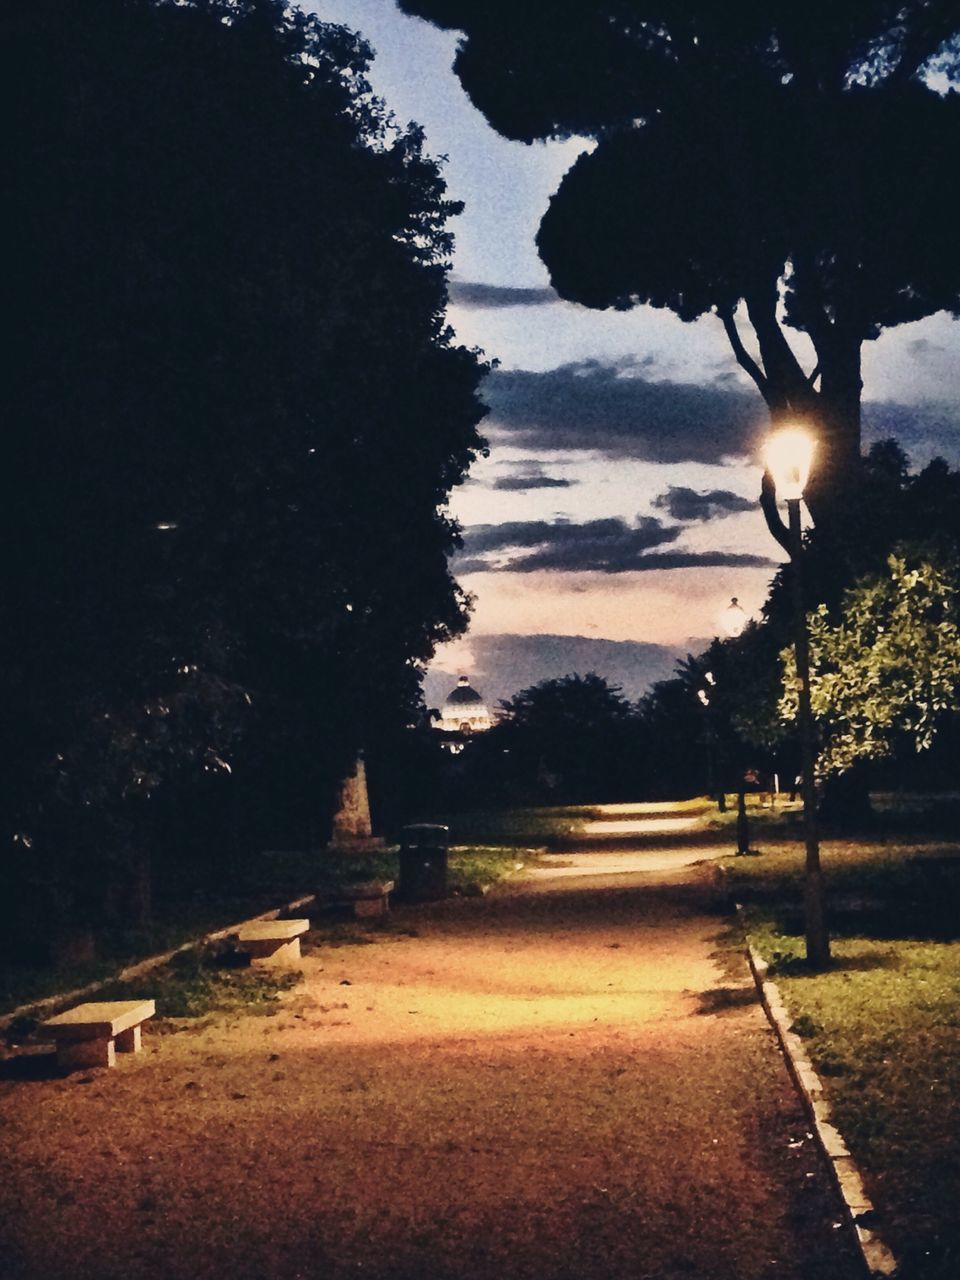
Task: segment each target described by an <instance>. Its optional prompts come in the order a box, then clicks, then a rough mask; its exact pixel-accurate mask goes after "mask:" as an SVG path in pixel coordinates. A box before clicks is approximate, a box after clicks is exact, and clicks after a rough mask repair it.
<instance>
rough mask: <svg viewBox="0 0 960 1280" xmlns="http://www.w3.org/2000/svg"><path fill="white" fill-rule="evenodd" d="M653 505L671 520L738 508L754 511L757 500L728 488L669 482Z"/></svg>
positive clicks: (700, 517)
mask: <svg viewBox="0 0 960 1280" xmlns="http://www.w3.org/2000/svg"><path fill="white" fill-rule="evenodd" d="M653 505H654V506H655V507H656V508H657V509H658V510H660V511H666V512H668V513H669V514H670V515H671V516H673V518H674V520H685V521H693V520H713V519H716V518H717V517H719V516H727V515H732V514H733V513H734V512H737V511H755V510H756V509H757V503H756V501H753V500H751V499H750V498H741V497H740V495H739V494H738V493H732V492H731V491H730V490H729V489H709V490H697V489H688V488H687V487H686V485H677V484H672V485H670V487H669V488H668V489H667V491H666V493H661V494H658V495H657V497H656V498H654V500H653Z"/></svg>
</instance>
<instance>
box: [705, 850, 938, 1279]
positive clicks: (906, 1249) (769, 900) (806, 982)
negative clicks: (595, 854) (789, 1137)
mask: <svg viewBox="0 0 960 1280" xmlns="http://www.w3.org/2000/svg"><path fill="white" fill-rule="evenodd" d="M755 843H757V844H759V847H760V848H761V849H762V851H763V856H762V857H760V858H756V859H749V860H748V859H729V860H728V861H727V862H726V864H725V870H726V875H727V877H728V880H729V882H730V884H731V888H732V890H733V893H734V896H735V897H736V898H737V899H738V900H740V901H741V902H743V903H744V904H745V906H746V910H747V921H748V930H749V933H750V936H751V940H752V941H753V942H754V944H755V945H756V946H757V948H758V949H759V950H760V951H761V953H762V954H763V955H764V956H765V957H766V959H767V960H768V961H769V962H770V964H771V976H772V977H774V978H775V979H776V981H777V983H778V985H779V986H780V988H781V991H782V992H783V996H784V999H785V1001H786V1003H787V1007H788V1009H789V1010H790V1013H791V1015H792V1017H793V1019H794V1030H796V1031H797V1032H798V1034H800V1035H802V1036H803V1037H804V1038H805V1040H806V1044H807V1049H808V1052H809V1054H810V1057H811V1060H812V1061H813V1063H814V1065H815V1066H816V1068H817V1070H818V1072H819V1073H820V1075H821V1078H822V1079H823V1083H824V1088H825V1089H826V1091H827V1095H828V1098H829V1100H830V1103H831V1105H832V1107H833V1109H834V1112H835V1117H836V1123H837V1125H838V1127H839V1129H840V1130H841V1132H842V1133H843V1135H844V1137H845V1138H846V1140H847V1143H848V1145H849V1147H850V1150H851V1152H852V1153H853V1155H854V1156H855V1158H856V1159H857V1161H858V1163H859V1164H860V1167H861V1169H862V1170H863V1172H864V1176H865V1180H866V1182H867V1186H868V1190H869V1192H870V1194H871V1196H872V1198H873V1200H874V1203H875V1204H876V1206H877V1208H878V1211H879V1213H880V1215H881V1227H882V1231H883V1234H884V1236H885V1238H886V1239H887V1241H888V1243H889V1244H890V1246H891V1248H892V1249H893V1250H894V1252H895V1253H896V1254H897V1256H898V1258H900V1259H901V1260H902V1264H903V1271H902V1276H903V1280H956V1277H957V1276H960V1212H958V1203H960V845H958V844H956V843H952V842H946V841H943V840H937V839H935V838H931V839H930V840H928V841H925V842H924V841H919V840H914V841H911V842H909V843H907V842H903V841H901V839H900V838H895V839H892V840H890V841H888V842H883V841H880V840H874V841H825V842H824V844H823V849H822V857H823V864H824V872H825V878H826V885H827V899H828V909H829V912H830V926H831V933H832V937H833V954H834V958H835V962H834V966H833V968H832V969H831V971H830V972H828V973H825V974H817V975H812V974H810V973H808V972H807V971H806V969H805V966H804V964H803V959H802V956H803V938H802V929H803V920H802V908H801V892H802V891H801V885H802V861H803V850H802V847H801V846H800V845H799V844H798V843H796V842H793V841H791V842H789V843H787V842H785V841H784V840H783V838H782V835H781V837H780V838H779V840H772V839H769V838H766V839H762V840H759V841H756V842H755ZM899 1274H901V1273H898V1275H899Z"/></svg>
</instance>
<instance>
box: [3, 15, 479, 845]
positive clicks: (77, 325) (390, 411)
mask: <svg viewBox="0 0 960 1280" xmlns="http://www.w3.org/2000/svg"><path fill="white" fill-rule="evenodd" d="M0 33H2V40H0V48H2V50H3V52H2V54H0V59H2V70H3V79H4V84H5V87H6V91H7V100H8V101H9V102H11V103H12V104H13V106H12V114H11V116H10V117H9V119H8V123H9V125H10V127H9V129H8V139H7V140H8V146H7V148H6V155H5V161H4V164H5V175H4V176H5V178H6V183H5V188H6V190H7V193H8V194H7V206H8V217H10V218H11V219H12V225H15V226H16V228H17V232H16V236H12V237H8V238H7V239H6V240H5V242H4V279H5V296H6V306H7V317H8V325H7V330H8V333H9V335H10V337H9V340H8V342H7V344H6V355H7V361H8V366H7V367H8V374H7V376H6V377H5V379H4V386H3V393H2V394H3V400H4V409H5V412H4V415H3V416H4V421H5V422H6V423H7V438H6V445H7V454H6V465H5V467H4V468H3V476H4V482H3V493H2V498H0V521H2V529H3V545H4V547H5V548H6V554H5V558H4V562H3V574H4V582H3V587H4V590H3V599H4V605H5V616H4V626H3V640H2V651H0V686H2V689H3V698H4V707H5V711H4V716H3V720H2V730H0V733H2V738H3V747H4V749H3V756H4V759H5V760H7V761H8V762H10V767H9V768H5V770H4V774H3V779H2V788H3V795H2V805H0V807H2V823H3V828H4V830H3V835H2V841H3V846H2V847H3V850H4V854H3V856H4V857H13V856H14V854H15V855H16V857H17V858H18V859H21V860H22V859H23V858H25V857H26V858H32V859H33V860H34V861H35V862H36V863H37V865H38V866H39V865H42V863H43V859H45V858H47V859H49V858H50V857H51V856H52V854H51V850H52V849H53V848H54V847H60V848H76V846H77V844H78V842H79V835H78V832H79V828H80V827H81V826H82V825H83V821H84V820H85V818H86V817H88V816H90V815H94V814H95V815H98V817H99V818H100V819H102V818H103V815H104V814H106V813H111V814H113V815H114V817H115V818H116V820H117V822H119V823H121V825H123V826H124V829H125V830H129V828H130V824H131V823H133V825H134V826H136V819H135V817H133V816H132V815H134V814H135V812H136V803H137V801H138V800H139V798H140V797H143V796H147V795H149V794H151V793H154V792H156V791H157V789H158V788H160V787H161V784H163V783H170V782H173V781H175V780H176V779H178V778H183V777H186V776H190V777H194V778H195V777H197V776H201V777H203V776H210V775H217V776H220V777H222V778H226V777H227V776H229V775H228V772H227V771H228V770H231V769H232V770H233V771H234V776H239V778H240V779H241V781H240V783H239V786H240V789H241V791H242V792H243V793H244V796H245V799H246V798H252V799H253V800H257V799H259V802H260V804H261V806H262V807H263V808H264V809H267V808H269V810H270V811H271V812H272V813H273V815H274V817H275V818H280V819H283V818H284V817H286V818H287V819H289V818H290V817H291V814H292V813H293V812H294V811H295V809H296V807H297V805H299V807H300V811H301V812H302V813H303V814H306V813H307V812H312V814H313V817H314V819H315V820H316V821H317V822H318V823H319V826H320V828H321V829H322V822H323V810H324V808H325V806H326V803H327V793H328V792H330V791H332V786H333V783H334V781H335V779H336V776H337V774H338V772H339V771H341V770H342V769H343V768H344V765H345V763H346V761H347V760H348V759H349V757H350V755H351V754H352V752H353V751H354V750H355V749H356V747H357V745H358V744H359V743H360V742H361V741H362V740H363V739H364V738H367V740H369V739H370V738H371V737H373V736H375V735H376V733H377V732H378V731H379V730H380V729H381V728H382V727H383V726H384V725H385V724H393V723H395V722H397V721H398V720H399V721H400V722H401V723H402V722H403V720H404V718H405V717H407V716H408V715H409V713H410V708H411V706H412V705H413V704H414V703H415V702H416V700H417V696H418V679H419V664H421V663H422V662H423V661H424V660H425V659H426V658H428V657H429V656H430V655H431V653H432V650H433V647H434V645H435V644H436V643H437V642H438V641H440V640H442V639H445V638H447V637H448V636H450V635H452V634H455V633H456V632H457V631H458V630H460V629H461V628H462V627H463V625H464V624H465V600H464V598H463V597H462V595H461V593H460V592H459V589H458V588H457V587H456V585H455V583H454V582H453V580H452V578H451V577H450V575H449V572H448V569H447V559H446V557H447V554H448V552H449V551H450V550H451V549H452V548H453V546H454V545H455V543H456V538H457V530H456V528H455V526H454V525H453V524H452V523H451V522H450V520H449V519H448V518H447V517H446V516H445V515H444V514H443V510H442V508H443V504H444V503H445V501H446V498H447V496H448V494H449V492H450V489H451V487H452V486H454V485H455V484H457V483H458V482H459V481H460V480H461V479H462V478H463V475H464V472H465V469H466V467H467V466H468V465H469V463H470V461H471V460H472V459H473V457H474V456H475V453H476V451H477V450H478V449H479V448H480V447H481V446H482V442H481V441H480V439H479V437H478V435H477V432H476V425H477V423H478V421H479V419H480V417H481V415H482V407H481V406H480V404H479V401H478V399H477V397H476V388H477V384H478V382H479V379H480V377H481V375H482V365H481V364H480V362H479V361H478V359H477V357H476V355H475V354H474V353H472V352H469V351H467V350H465V349H463V348H460V347H458V346H456V345H455V344H454V342H453V340H452V338H451V334H450V332H449V331H448V329H447V328H446V326H445V320H444V310H445V304H446V271H447V260H448V256H449V251H450V245H451V241H450V235H449V232H448V229H447V220H448V219H449V217H450V216H451V214H453V213H456V212H457V210H458V206H456V205H454V204H452V203H451V202H450V201H448V200H447V199H446V197H445V194H444V184H443V180H442V177H441V175H440V172H439V168H438V166H437V164H436V163H435V162H434V161H432V160H431V159H429V158H428V157H427V156H425V155H424V153H423V150H422V139H421V136H420V134H419V132H418V131H417V130H416V129H411V130H408V131H406V132H397V131H396V130H395V129H394V128H393V126H392V125H391V124H390V122H389V117H388V114H387V111H386V108H385V107H384V106H383V104H381V103H380V102H379V101H378V100H377V99H376V98H375V97H374V96H373V95H372V93H371V92H370V89H369V86H368V84H367V82H366V80H365V78H364V71H365V68H366V66H367V63H368V61H369V59H370V57H371V53H370V50H369V48H368V47H367V46H366V45H365V44H364V43H363V41H362V40H361V39H360V38H359V37H357V36H356V35H354V34H353V33H351V32H349V31H347V30H346V29H344V28H342V27H338V26H334V25H330V24H326V23H323V22H322V21H320V19H318V18H316V17H311V16H307V15H305V14H303V13H302V12H300V11H299V10H297V9H293V8H289V7H287V6H286V5H285V4H283V3H282V2H281V0H191V2H190V3H163V2H161V0H158V2H152V0H103V2H102V3H98V4H96V5H92V6H88V5H83V6H78V5H75V4H73V3H71V2H70V0H38V3H36V4H30V5H16V6H5V8H4V12H3V16H2V18H0ZM241 730H242V735H241ZM241 744H242V745H241ZM205 771H206V772H205ZM270 788H272V791H271V790H270ZM268 791H269V795H268V794H267V792H268ZM131 806H133V807H131ZM14 832H16V833H18V838H19V840H20V844H19V845H17V846H16V847H14V846H13V845H12V844H11V838H12V836H13V833H14ZM141 836H142V832H141ZM90 843H91V844H100V845H102V844H103V843H104V838H103V832H102V830H98V833H97V834H96V835H95V836H94V837H91V842H90ZM25 849H32V850H33V852H32V853H30V854H24V850H25ZM11 850H13V851H14V852H13V853H11Z"/></svg>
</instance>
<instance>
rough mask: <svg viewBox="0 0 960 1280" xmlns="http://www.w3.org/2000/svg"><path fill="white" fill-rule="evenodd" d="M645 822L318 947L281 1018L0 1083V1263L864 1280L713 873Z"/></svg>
mask: <svg viewBox="0 0 960 1280" xmlns="http://www.w3.org/2000/svg"><path fill="white" fill-rule="evenodd" d="M611 820H613V819H612V818H611ZM618 820H624V821H626V820H627V819H622V818H621V819H618ZM604 834H605V833H601V839H602V838H603V835H604ZM635 834H636V835H637V839H638V841H639V842H640V843H639V844H638V846H637V847H636V848H633V849H624V848H620V849H618V850H617V851H616V852H613V853H610V854H600V853H597V852H596V851H595V850H589V849H588V850H585V851H584V852H582V853H581V852H578V851H571V852H570V853H569V854H566V855H564V858H563V860H564V861H566V863H567V864H568V865H567V866H566V867H555V868H553V870H554V872H555V873H557V874H555V875H554V876H553V878H552V879H551V878H549V877H547V876H543V875H539V874H538V875H537V876H536V877H535V878H528V879H527V880H526V882H525V883H521V884H514V885H512V886H511V887H510V888H509V889H508V890H507V891H505V892H500V893H495V894H491V895H490V896H489V897H488V898H486V899H479V900H478V899H469V900H462V901H455V902H449V903H444V904H439V905H437V906H433V907H427V908H418V909H412V908H407V909H404V910H401V911H397V912H396V913H395V914H394V917H393V920H392V924H391V928H390V930H389V931H388V932H386V933H384V934H383V935H382V936H381V937H380V940H379V941H377V942H376V943H375V944H374V945H369V946H359V947H358V946H350V947H340V948H331V947H329V946H323V947H321V946H318V947H316V948H311V949H309V950H308V953H307V954H306V956H305V958H304V981H303V983H302V984H300V985H299V986H298V987H297V988H296V989H295V990H294V991H293V992H291V993H290V994H289V996H288V997H287V998H286V1000H285V1002H284V1006H283V1010H282V1012H281V1013H280V1014H279V1015H278V1016H276V1017H272V1018H255V1017H252V1016H244V1017H241V1018H235V1019H232V1020H224V1019H218V1020H215V1021H212V1022H211V1023H210V1024H209V1025H206V1026H204V1027H201V1028H200V1029H197V1030H193V1031H188V1030H183V1031H181V1032H180V1033H179V1034H176V1035H167V1036H159V1035H153V1036H149V1037H146V1039H145V1042H146V1046H147V1047H146V1051H145V1052H144V1053H143V1054H142V1055H140V1056H139V1057H138V1058H136V1059H125V1060H122V1062H121V1065H120V1066H119V1067H118V1068H117V1069H116V1070H114V1071H112V1072H109V1073H108V1072H101V1071H95V1072H90V1073H88V1074H87V1075H85V1076H76V1075H74V1076H71V1077H69V1078H68V1079H64V1080H56V1079H53V1080H43V1081H32V1082H26V1081H14V1080H0V1147H2V1149H3V1151H4V1156H5V1168H4V1174H3V1177H2V1178H0V1258H2V1259H3V1262H2V1264H0V1271H2V1273H3V1274H4V1276H5V1277H7V1278H8V1280H15V1278H16V1280H59V1278H60V1277H63V1278H64V1280H65V1278H66V1277H71V1280H82V1278H84V1277H90V1278H91V1280H93V1278H95V1280H113V1278H114V1277H120V1276H124V1277H129V1276H130V1275H141V1276H146V1277H151V1280H152V1278H153V1277H169V1278H170V1280H206V1277H218V1280H219V1278H220V1277H224V1276H228V1277H231V1280H233V1278H236V1277H241V1278H243V1277H249V1278H251V1280H252V1278H254V1277H264V1278H266V1277H284V1278H285V1280H294V1278H295V1277H309V1278H311V1280H313V1278H314V1277H316V1280H320V1278H321V1277H323V1280H343V1278H345V1277H347V1276H352V1277H355V1276H368V1277H374V1278H375V1280H413V1278H414V1277H416V1278H417V1280H454V1278H456V1280H494V1277H496V1278H497V1280H501V1278H509V1280H528V1278H529V1280H534V1278H537V1280H594V1278H596V1280H600V1278H601V1277H602V1278H603V1280H675V1278H676V1280H679V1278H681V1277H695V1278H697V1280H773V1278H774V1277H785V1278H789V1280H853V1278H854V1277H859V1275H860V1271H859V1269H858V1265H857V1261H856V1258H855V1255H854V1253H853V1251H852V1249H851V1247H850V1242H849V1241H848V1239H847V1238H846V1233H845V1231H844V1230H842V1229H841V1227H840V1226H839V1223H840V1218H839V1210H838V1206H837V1204H836V1202H835V1200H834V1197H833V1195H832V1192H831V1188H830V1186H829V1183H828V1180H827V1175H826V1173H825V1171H824V1169H823V1167H822V1165H821V1163H820V1161H819V1159H818V1157H817V1154H816V1151H815V1150H814V1148H813V1143H812V1142H811V1141H810V1138H809V1135H808V1131H807V1129H806V1126H805V1122H804V1119H803V1116H802V1113H801V1111H800V1109H799V1107H798V1104H797V1102H796V1099H795V1096H794V1094H793V1090H792V1088H791V1086H790V1083H789V1080H788V1078H787V1075H786V1071H785V1069H784V1067H783V1064H782V1062H781V1060H780V1057H779V1055H778V1052H777V1050H776V1047H775V1043H774V1041H773V1038H772V1035H771V1033H770V1032H769V1030H768V1029H767V1026H766V1023H765V1021H764V1019H763V1017H762V1014H761V1012H760V1009H759V1006H758V1005H757V1004H756V1002H755V999H754V996H753V992H752V988H751V987H750V986H749V985H748V984H747V980H746V975H745V973H744V972H743V971H742V970H741V971H740V972H739V973H737V975H736V976H735V978H733V979H731V978H729V977H725V976H724V971H723V970H722V969H721V968H720V967H719V965H718V963H717V959H716V955H715V951H716V947H717V935H718V932H719V930H720V929H721V928H722V925H723V921H722V919H721V918H719V917H718V915H717V911H716V904H715V903H714V901H713V899H712V894H711V890H710V888H709V884H710V877H709V874H705V871H704V868H702V867H697V866H689V865H687V866H683V867H680V868H679V869H677V868H676V867H671V868H667V869H664V867H662V866H660V865H659V862H660V861H661V860H662V858H663V856H664V852H665V851H664V850H662V849H655V850H653V851H649V852H648V851H646V850H645V849H644V847H643V844H642V839H643V832H642V830H641V831H640V832H639V833H635ZM675 852H676V853H677V856H678V858H679V857H681V856H682V857H684V858H685V857H686V854H687V852H688V850H681V851H675ZM645 856H646V857H648V858H650V859H651V865H649V866H647V867H646V868H642V869H637V868H636V866H633V865H631V868H630V869H629V870H627V869H625V865H624V862H623V859H624V858H630V857H632V858H634V859H639V860H640V861H642V859H643V858H644V857H645ZM603 857H605V858H607V859H609V861H608V863H607V865H606V866H604V864H603V863H600V864H598V863H597V861H596V859H597V858H603ZM654 862H655V863H657V866H656V867H655V868H653V869H652V863H654ZM571 866H572V867H574V868H576V869H577V870H578V872H579V874H578V876H577V877H574V876H572V875H570V874H565V875H564V874H561V873H563V872H569V870H570V867H571Z"/></svg>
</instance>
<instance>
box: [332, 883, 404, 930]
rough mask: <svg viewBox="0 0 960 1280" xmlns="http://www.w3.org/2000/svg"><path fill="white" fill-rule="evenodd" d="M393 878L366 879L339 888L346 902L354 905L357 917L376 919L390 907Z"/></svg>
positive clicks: (383, 914) (359, 918) (354, 912)
mask: <svg viewBox="0 0 960 1280" xmlns="http://www.w3.org/2000/svg"><path fill="white" fill-rule="evenodd" d="M392 890H393V881H392V880H364V881H363V882H362V883H360V884H348V885H344V886H343V888H341V889H339V890H338V893H339V895H340V897H341V898H342V899H343V901H344V902H348V903H350V905H351V906H352V907H353V914H354V916H355V918H356V919H358V920H362V919H374V918H380V917H382V916H385V915H386V914H387V912H388V911H389V909H390V893H391V891H392Z"/></svg>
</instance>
